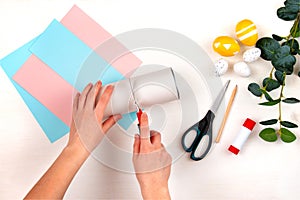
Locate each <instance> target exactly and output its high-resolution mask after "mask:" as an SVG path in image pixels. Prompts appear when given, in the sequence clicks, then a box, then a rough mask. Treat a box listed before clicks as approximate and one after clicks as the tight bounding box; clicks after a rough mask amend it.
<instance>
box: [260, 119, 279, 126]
mask: <svg viewBox="0 0 300 200" xmlns="http://www.w3.org/2000/svg"><path fill="white" fill-rule="evenodd" d="M277 121H278V119H269V120H266V121H261V122H259V123H260V124H261V125H272V124H276V123H277Z"/></svg>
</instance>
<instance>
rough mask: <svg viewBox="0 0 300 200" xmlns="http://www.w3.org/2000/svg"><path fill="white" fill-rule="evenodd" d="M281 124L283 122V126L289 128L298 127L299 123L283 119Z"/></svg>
mask: <svg viewBox="0 0 300 200" xmlns="http://www.w3.org/2000/svg"><path fill="white" fill-rule="evenodd" d="M280 124H281V125H282V126H285V127H287V128H297V127H298V125H297V124H294V123H292V122H289V121H281V122H280Z"/></svg>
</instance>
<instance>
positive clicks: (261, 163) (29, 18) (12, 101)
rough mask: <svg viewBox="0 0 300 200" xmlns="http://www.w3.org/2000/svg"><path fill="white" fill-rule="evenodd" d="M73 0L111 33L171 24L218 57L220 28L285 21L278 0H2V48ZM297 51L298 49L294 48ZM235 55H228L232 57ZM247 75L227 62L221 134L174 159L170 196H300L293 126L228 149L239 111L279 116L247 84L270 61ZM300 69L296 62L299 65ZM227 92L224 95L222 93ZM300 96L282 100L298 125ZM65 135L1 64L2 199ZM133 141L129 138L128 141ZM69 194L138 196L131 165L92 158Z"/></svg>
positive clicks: (299, 148)
mask: <svg viewBox="0 0 300 200" xmlns="http://www.w3.org/2000/svg"><path fill="white" fill-rule="evenodd" d="M74 3H76V4H77V5H78V6H79V7H80V8H81V9H83V10H84V11H85V12H86V13H87V14H88V15H90V16H91V17H92V18H93V19H95V20H96V21H97V22H98V23H100V24H101V25H102V26H103V27H104V28H105V29H107V30H108V31H109V32H110V33H111V34H112V35H117V34H120V33H122V32H126V31H129V30H133V29H138V28H162V29H169V30H173V31H176V32H179V33H181V34H184V35H185V36H187V37H189V38H191V39H192V40H194V41H195V42H197V43H198V44H199V45H200V46H202V47H203V49H204V50H205V51H206V52H207V53H208V55H209V56H210V57H211V59H212V60H216V59H218V58H219V57H220V56H218V55H217V54H216V53H215V52H213V50H212V47H211V45H212V41H213V40H214V38H215V37H217V36H219V35H231V36H234V28H235V24H236V23H237V22H238V21H240V20H242V19H244V18H248V19H251V20H252V21H254V22H255V23H256V25H257V27H258V31H259V36H260V37H262V36H270V35H271V34H272V33H277V34H282V35H285V34H287V33H288V31H289V29H290V27H291V23H289V22H284V21H281V20H279V19H278V18H277V16H276V10H277V8H278V7H280V6H282V5H283V1H281V0H272V1H261V0H252V1H246V0H232V1H222V0H211V1H174V0H173V1H169V0H168V1H158V0H152V1H147V2H146V1H121V0H111V1H104V0H100V1H96V0H81V1H80V0H78V1H75V0H74V1H71V0H52V1H38V0H28V1H21V0H0V16H1V17H0V24H1V31H0V45H1V47H0V57H1V58H2V57H4V56H5V55H7V54H8V53H10V52H12V51H13V50H15V49H17V48H18V47H20V46H21V45H23V44H25V43H26V42H28V41H29V40H31V39H32V38H33V37H35V36H37V35H38V34H39V33H41V32H42V31H43V30H44V29H45V28H46V27H47V25H48V24H49V23H50V22H51V20H52V19H53V18H56V19H58V20H59V19H61V18H62V17H63V16H64V15H65V14H66V12H67V11H68V10H69V9H70V8H71V7H72V5H73V4H74ZM298 58H299V56H298ZM240 59H241V55H240V54H239V55H238V56H236V57H234V58H229V60H230V62H231V64H232V63H234V62H235V61H238V60H240ZM250 67H251V69H252V75H251V76H250V77H249V78H242V77H239V76H238V75H236V74H235V73H234V72H233V71H232V69H231V70H230V71H229V72H228V73H227V74H226V75H224V76H223V77H222V78H221V80H222V81H223V82H225V81H226V80H228V79H231V81H232V83H233V84H231V85H230V88H229V91H231V90H232V88H233V86H234V85H235V84H238V87H239V90H238V93H237V96H236V99H235V102H234V104H233V108H232V110H231V113H230V116H229V118H228V122H227V125H226V126H225V130H224V132H223V136H222V139H221V142H220V143H219V144H218V145H216V146H215V147H214V149H213V151H212V153H211V154H210V155H209V156H208V157H207V158H206V159H205V160H203V161H200V162H193V161H191V160H190V159H189V158H188V155H184V156H182V157H180V158H179V159H178V160H177V161H176V162H174V164H173V166H172V173H171V177H170V181H169V185H170V191H171V195H172V197H173V199H213V200H215V199H230V200H232V199H238V200H240V199H255V200H258V199H263V200H265V199H289V200H291V199H299V198H300V193H299V187H300V156H299V152H300V140H299V137H300V131H299V129H295V132H296V134H297V137H298V139H297V140H296V141H295V142H294V143H291V144H285V143H283V142H281V141H278V142H275V143H266V142H264V141H262V140H261V139H260V138H259V136H258V132H259V130H260V129H261V128H262V127H261V126H260V125H257V126H256V127H255V129H254V131H253V134H252V135H251V136H250V138H249V139H248V141H247V142H246V144H245V146H244V148H243V149H242V151H241V152H240V153H239V155H238V156H235V155H233V154H231V153H229V152H228V151H227V148H228V147H229V145H230V144H231V142H233V140H234V138H235V136H236V134H237V132H238V131H239V129H240V125H241V123H242V122H243V121H244V119H245V118H246V117H251V118H254V119H255V120H257V121H259V120H262V119H265V118H268V117H276V116H277V112H278V111H277V109H272V108H264V107H258V105H257V103H258V102H259V99H257V98H254V97H253V96H252V95H251V94H250V93H249V92H248V91H247V86H248V84H249V83H251V82H253V81H261V80H262V79H263V78H264V77H265V76H267V74H268V72H269V70H270V64H269V63H268V62H265V61H263V60H260V61H257V62H255V63H252V64H250ZM296 68H297V69H298V70H297V71H299V61H298V63H297V67H296ZM287 84H288V85H289V86H288V89H287V90H286V94H290V95H293V96H295V97H297V98H300V94H299V89H300V78H298V77H296V76H293V77H291V78H290V79H289V80H288V82H287ZM229 95H230V92H228V93H227V94H226V99H225V102H227V101H228V99H229ZM299 109H300V107H299V105H292V106H287V107H284V117H285V118H287V119H291V120H294V121H295V122H297V123H298V124H300V114H299ZM67 139H68V138H67V136H65V137H63V138H61V139H60V140H58V141H57V142H55V143H53V144H51V143H50V142H49V141H48V139H47V138H46V136H45V134H44V133H43V131H42V129H41V128H40V127H39V125H38V123H37V122H36V120H35V119H34V117H33V116H32V114H31V112H30V110H29V109H28V108H27V106H26V105H25V103H24V102H23V101H22V99H21V97H20V96H19V94H18V93H17V91H16V90H15V88H14V87H13V85H12V84H11V82H10V81H9V79H8V78H7V76H6V74H5V73H4V71H3V70H2V69H0V160H1V165H0V166H1V167H0V177H1V178H0V199H20V198H22V197H24V195H25V194H26V193H27V192H28V191H29V189H30V188H31V187H32V186H33V184H34V183H35V182H36V181H37V180H38V179H39V178H40V176H41V175H42V174H43V173H44V172H45V170H47V168H48V167H49V166H50V165H51V164H52V162H53V161H54V160H55V158H56V157H57V156H58V154H59V153H60V151H61V150H62V148H63V147H64V145H65V144H66V142H67ZM129 145H130V146H131V145H132V143H131V144H129ZM65 198H66V199H101V198H102V199H140V198H141V196H140V192H139V186H138V183H137V181H136V179H135V176H134V174H130V173H123V172H119V171H117V170H113V169H111V168H109V167H107V166H104V165H103V164H101V163H99V162H98V161H96V160H95V159H94V158H93V157H90V158H89V159H88V160H87V161H86V163H85V164H84V166H83V167H82V168H81V169H80V171H79V172H78V174H77V175H76V177H75V179H74V180H73V182H72V184H71V186H70V188H69V190H68V191H67V193H66V195H65Z"/></svg>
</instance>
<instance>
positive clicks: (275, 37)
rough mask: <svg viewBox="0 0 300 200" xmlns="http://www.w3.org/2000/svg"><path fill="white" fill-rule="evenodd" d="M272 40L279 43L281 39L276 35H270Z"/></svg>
mask: <svg viewBox="0 0 300 200" xmlns="http://www.w3.org/2000/svg"><path fill="white" fill-rule="evenodd" d="M272 38H273V39H274V40H276V41H278V42H280V41H281V40H282V39H283V37H281V36H279V35H276V34H272Z"/></svg>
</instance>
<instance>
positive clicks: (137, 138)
mask: <svg viewBox="0 0 300 200" xmlns="http://www.w3.org/2000/svg"><path fill="white" fill-rule="evenodd" d="M140 142H141V141H140V136H139V135H138V134H135V136H134V143H133V153H134V154H138V153H140Z"/></svg>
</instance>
